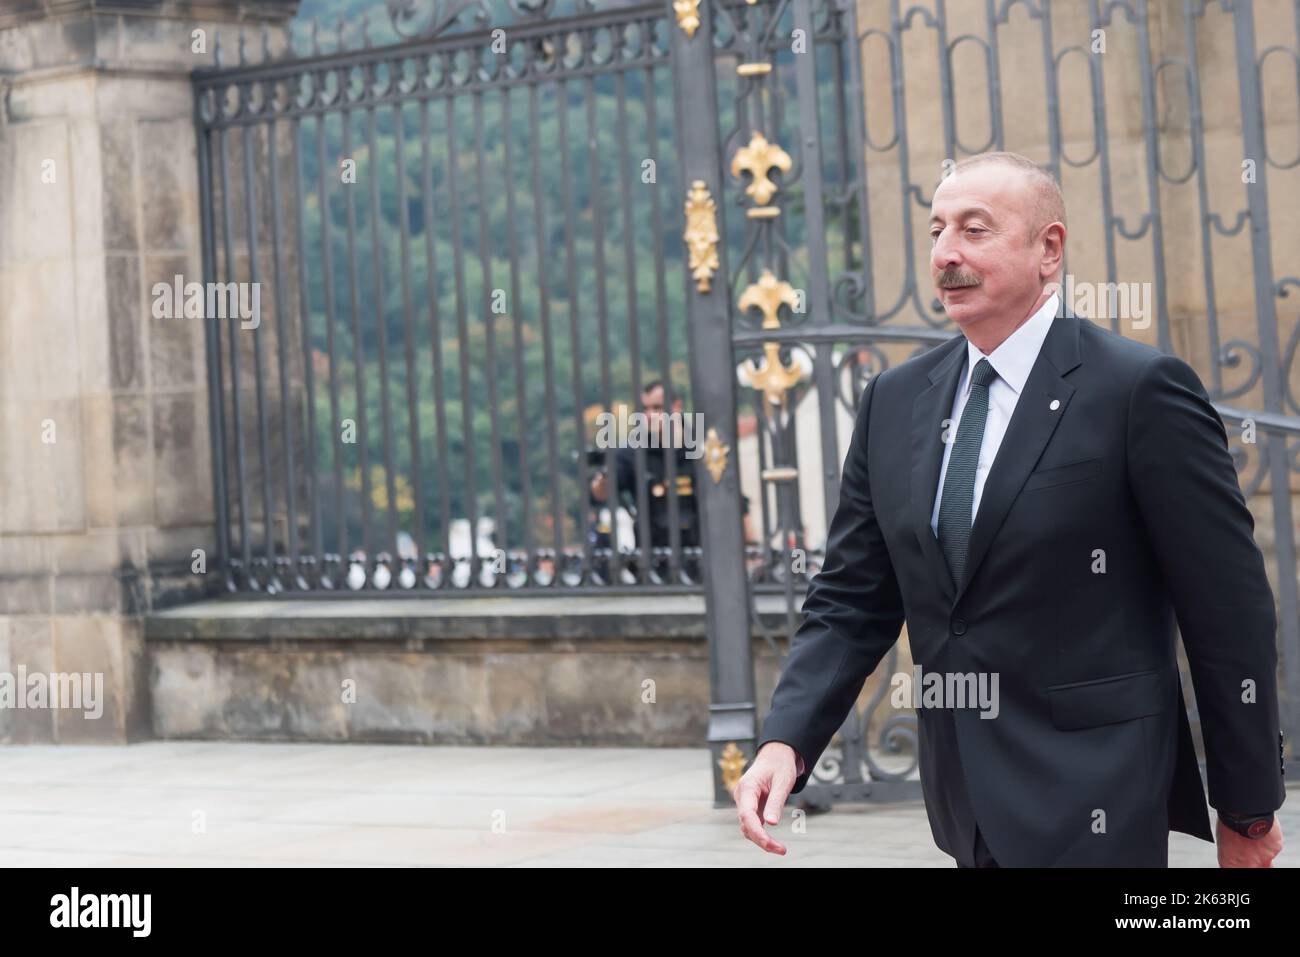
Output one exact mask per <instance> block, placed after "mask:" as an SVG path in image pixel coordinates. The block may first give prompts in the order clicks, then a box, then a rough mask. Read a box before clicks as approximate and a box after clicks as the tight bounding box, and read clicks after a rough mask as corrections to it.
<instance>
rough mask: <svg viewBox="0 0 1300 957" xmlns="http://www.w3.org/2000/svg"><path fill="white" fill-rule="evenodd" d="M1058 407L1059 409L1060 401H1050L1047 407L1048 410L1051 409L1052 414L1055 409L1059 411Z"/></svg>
mask: <svg viewBox="0 0 1300 957" xmlns="http://www.w3.org/2000/svg"><path fill="white" fill-rule="evenodd" d="M1060 407H1061V400H1060V399H1053V400H1052V401H1051V404H1050V405H1048V408H1049V409H1051V410H1052V411H1053V412H1055V411H1056V410H1057V409H1059V408H1060Z"/></svg>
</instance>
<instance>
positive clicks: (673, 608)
mask: <svg viewBox="0 0 1300 957" xmlns="http://www.w3.org/2000/svg"><path fill="white" fill-rule="evenodd" d="M758 604H759V609H760V613H761V615H762V618H763V621H764V623H765V624H766V625H767V627H768V629H769V630H770V631H774V632H776V631H777V630H778V629H783V628H784V622H785V616H784V599H782V598H781V597H780V596H766V595H763V596H759V600H758ZM753 633H754V636H755V637H759V636H761V634H762V632H761V630H760V629H758V628H755V629H754V630H753ZM707 636H708V630H707V620H706V617H705V607H704V598H703V596H700V595H680V594H677V595H658V596H648V595H647V596H608V597H607V596H601V595H562V596H561V595H556V596H553V597H552V596H546V597H530V596H489V597H483V598H460V597H457V598H447V599H441V600H439V599H437V598H428V599H417V598H410V599H403V598H397V599H383V598H376V599H365V598H338V599H332V598H316V599H310V598H289V599H273V598H268V599H230V598H219V599H213V600H210V601H203V602H196V603H194V604H189V605H183V606H180V607H177V608H171V609H168V610H165V611H157V612H154V613H152V614H150V615H148V616H146V618H145V627H144V637H145V640H146V641H149V642H175V641H199V642H204V641H221V642H228V641H237V642H244V643H250V642H251V643H261V642H266V641H271V640H286V639H287V640H300V641H308V642H312V643H313V644H316V643H322V642H328V641H339V640H347V641H361V642H367V643H370V642H387V641H394V640H397V641H411V640H426V639H432V640H439V639H452V640H470V641H478V642H482V641H493V640H498V639H502V638H509V639H524V640H542V641H553V640H575V639H577V640H589V639H609V638H617V639H619V640H627V641H644V640H651V641H655V642H660V641H663V640H665V639H695V640H700V641H703V640H705V639H706V638H707ZM774 637H775V635H774Z"/></svg>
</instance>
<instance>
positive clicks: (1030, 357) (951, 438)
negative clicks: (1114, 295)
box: [930, 293, 1059, 537]
mask: <svg viewBox="0 0 1300 957" xmlns="http://www.w3.org/2000/svg"><path fill="white" fill-rule="evenodd" d="M1058 302H1059V300H1058V299H1057V297H1056V294H1055V293H1053V294H1052V295H1051V296H1049V297H1048V298H1047V302H1045V303H1043V305H1042V307H1041V308H1040V309H1039V310H1038V311H1037V312H1036V313H1034V314H1033V315H1032V316H1030V317H1029V318H1028V319H1026V320H1025V321H1024V322H1022V323H1021V324H1020V326H1019V327H1018V328H1017V329H1016V331H1015V332H1013V333H1011V335H1009V336H1007V337H1006V339H1004V340H1003V341H1002V344H1001V345H999V346H998V347H997V348H996V349H994V350H993V351H992V352H991V353H989V354H988V355H987V356H986V355H985V354H984V353H982V352H980V350H979V349H977V348H976V347H975V344H974V343H972V342H971V341H970V340H969V339H968V340H966V368H965V369H964V370H963V371H962V374H961V379H960V381H958V383H957V394H956V395H955V396H954V397H953V402H952V419H951V424H950V425H949V427H948V429H947V431H946V433H945V434H946V435H947V438H948V441H947V442H945V443H944V448H943V465H942V466H940V468H939V487H938V489H937V490H936V491H935V493H934V509H933V511H931V513H930V531H932V532H934V534H935V536H936V537H937V536H938V534H939V502H940V500H941V499H942V498H943V480H944V477H945V476H946V475H947V474H948V459H949V457H950V456H951V455H952V447H953V444H954V443H955V442H956V441H957V427H958V425H959V424H960V422H961V414H962V411H963V410H964V409H965V408H966V400H967V399H968V398H969V397H970V373H971V369H973V368H975V364H976V363H978V362H979V361H980V359H988V360H989V364H990V365H992V366H993V371H994V372H996V373H997V374H998V375H997V378H996V379H994V380H993V381H992V382H991V383H989V414H988V418H987V420H985V423H984V441H983V442H981V443H980V457H979V463H978V464H977V465H976V466H975V494H974V495H973V496H972V501H971V512H970V520H971V525H974V524H975V515H976V514H977V513H978V512H979V508H980V496H981V494H982V493H983V492H984V480H985V479H987V478H988V475H989V469H990V468H991V467H992V466H993V459H994V458H995V457H996V456H997V454H998V448H999V446H1001V445H1002V437H1003V436H1004V435H1006V434H1007V425H1008V424H1010V422H1011V414H1012V413H1013V412H1015V411H1016V402H1018V401H1019V400H1020V392H1021V390H1022V389H1024V387H1025V381H1026V380H1027V379H1028V378H1029V370H1031V369H1032V368H1033V367H1034V362H1035V361H1037V359H1038V352H1039V350H1040V349H1041V348H1042V347H1043V340H1044V339H1046V338H1047V330H1048V329H1050V328H1051V326H1052V320H1053V319H1054V318H1056V310H1057V306H1058Z"/></svg>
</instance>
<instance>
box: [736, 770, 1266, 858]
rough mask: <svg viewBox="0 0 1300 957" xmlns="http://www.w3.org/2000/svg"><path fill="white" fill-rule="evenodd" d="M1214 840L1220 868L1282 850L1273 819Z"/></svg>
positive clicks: (1220, 827)
mask: <svg viewBox="0 0 1300 957" xmlns="http://www.w3.org/2000/svg"><path fill="white" fill-rule="evenodd" d="M742 780H743V779H742ZM1214 839H1215V840H1214V842H1215V844H1217V845H1218V847H1219V866H1220V867H1272V866H1273V858H1275V857H1277V855H1278V854H1279V853H1280V852H1281V850H1282V822H1281V821H1279V820H1278V819H1277V818H1276V817H1274V818H1273V829H1272V830H1271V831H1269V832H1268V833H1267V834H1265V835H1264V836H1263V837H1260V838H1253V839H1252V838H1249V837H1244V836H1242V835H1241V834H1238V833H1237V832H1236V831H1234V830H1233V829H1232V828H1230V827H1228V826H1227V825H1225V824H1224V823H1223V822H1222V821H1219V820H1216V821H1215V822H1214Z"/></svg>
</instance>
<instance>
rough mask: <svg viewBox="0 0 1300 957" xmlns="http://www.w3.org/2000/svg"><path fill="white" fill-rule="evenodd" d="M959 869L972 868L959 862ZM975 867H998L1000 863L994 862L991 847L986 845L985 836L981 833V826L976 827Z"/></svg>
mask: <svg viewBox="0 0 1300 957" xmlns="http://www.w3.org/2000/svg"><path fill="white" fill-rule="evenodd" d="M957 866H958V867H970V866H971V865H969V864H963V863H962V862H961V861H958V862H957ZM974 866H975V867H997V866H998V862H997V861H995V860H993V854H992V853H991V852H990V851H989V846H988V845H987V844H985V843H984V835H983V834H981V833H980V829H979V825H978V824H977V825H976V826H975V865H974Z"/></svg>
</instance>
